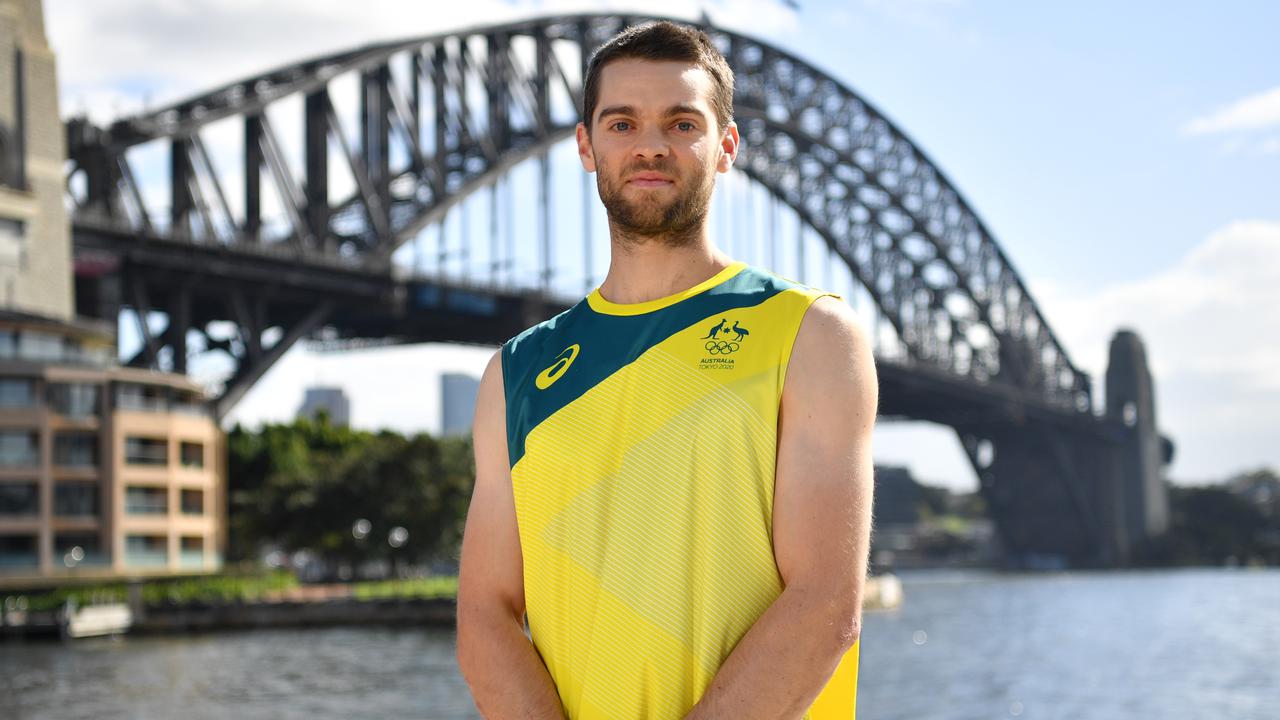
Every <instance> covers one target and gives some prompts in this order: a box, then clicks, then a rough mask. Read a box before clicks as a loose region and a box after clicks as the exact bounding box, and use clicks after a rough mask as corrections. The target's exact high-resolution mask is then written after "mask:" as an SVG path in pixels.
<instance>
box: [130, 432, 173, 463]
mask: <svg viewBox="0 0 1280 720" xmlns="http://www.w3.org/2000/svg"><path fill="white" fill-rule="evenodd" d="M124 461H125V462H126V463H128V464H130V465H167V464H168V463H169V441H167V440H165V439H164V438H144V437H127V438H125V439H124Z"/></svg>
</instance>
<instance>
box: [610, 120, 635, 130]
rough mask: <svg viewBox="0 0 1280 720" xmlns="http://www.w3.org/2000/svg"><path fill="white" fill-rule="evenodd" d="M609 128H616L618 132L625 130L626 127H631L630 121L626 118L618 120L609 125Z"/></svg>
mask: <svg viewBox="0 0 1280 720" xmlns="http://www.w3.org/2000/svg"><path fill="white" fill-rule="evenodd" d="M609 128H610V129H611V130H617V131H618V132H626V131H627V130H628V129H630V128H631V123H629V122H627V121H626V120H619V121H617V122H615V123H613V124H612V125H610V126H609Z"/></svg>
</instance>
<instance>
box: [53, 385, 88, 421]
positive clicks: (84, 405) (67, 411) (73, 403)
mask: <svg viewBox="0 0 1280 720" xmlns="http://www.w3.org/2000/svg"><path fill="white" fill-rule="evenodd" d="M100 392H101V387H100V386H98V385H92V384H89V383H51V384H50V385H49V407H50V408H52V409H53V411H54V412H56V413H58V414H59V415H63V416H65V417H70V418H86V417H94V416H96V415H97V414H98V396H99V393H100Z"/></svg>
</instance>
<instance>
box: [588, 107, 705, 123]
mask: <svg viewBox="0 0 1280 720" xmlns="http://www.w3.org/2000/svg"><path fill="white" fill-rule="evenodd" d="M636 114H637V113H636V109H635V107H634V106H632V105H610V106H609V107H607V108H604V109H603V110H601V111H600V112H599V113H597V114H596V120H597V121H598V120H603V119H604V118H606V117H608V116H609V115H636ZM675 115H697V116H698V117H701V118H705V117H706V114H705V113H703V112H702V111H701V110H699V109H698V108H697V107H695V106H693V105H690V104H688V103H680V104H678V105H672V106H671V107H669V108H667V111H666V113H664V117H672V116H675Z"/></svg>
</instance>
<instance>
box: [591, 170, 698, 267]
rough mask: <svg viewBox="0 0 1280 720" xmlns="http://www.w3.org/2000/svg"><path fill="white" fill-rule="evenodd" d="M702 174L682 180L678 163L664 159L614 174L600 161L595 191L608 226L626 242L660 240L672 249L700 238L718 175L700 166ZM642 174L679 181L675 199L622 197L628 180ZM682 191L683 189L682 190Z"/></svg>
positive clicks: (653, 194)
mask: <svg viewBox="0 0 1280 720" xmlns="http://www.w3.org/2000/svg"><path fill="white" fill-rule="evenodd" d="M698 170H699V172H697V173H696V174H695V175H692V176H689V177H681V176H679V175H678V174H677V173H676V172H675V164H674V163H673V162H671V160H670V159H668V158H664V159H662V160H658V161H654V162H632V163H628V164H627V165H626V167H624V168H623V169H622V172H619V173H611V172H609V170H608V168H607V167H606V166H605V165H604V164H603V163H600V162H599V160H597V167H596V189H597V190H599V192H600V202H601V203H603V204H604V209H605V212H606V213H607V214H608V216H609V224H610V225H611V226H612V227H613V228H614V230H615V231H616V233H615V234H616V235H617V236H618V238H619V239H620V240H623V241H624V242H630V243H632V244H640V243H643V242H645V241H647V240H657V241H660V242H662V243H664V244H666V245H668V246H671V247H683V246H685V245H689V244H691V243H693V242H694V241H695V240H697V238H698V237H699V234H700V232H701V229H702V226H703V224H704V223H705V222H706V218H707V212H708V210H709V209H710V205H711V191H712V190H714V189H715V172H714V171H713V170H712V169H710V168H705V167H701V166H699V168H698ZM640 172H657V173H662V174H663V175H666V176H668V177H672V178H675V179H676V181H677V182H676V184H674V185H673V188H674V189H675V190H676V195H675V197H673V198H671V199H669V200H661V199H659V197H658V192H648V191H642V192H641V194H640V197H639V198H636V199H628V198H626V197H623V192H624V190H625V188H626V185H627V183H626V181H625V180H624V179H623V178H627V177H631V176H632V175H634V174H636V173H640ZM681 188H683V190H681Z"/></svg>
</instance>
